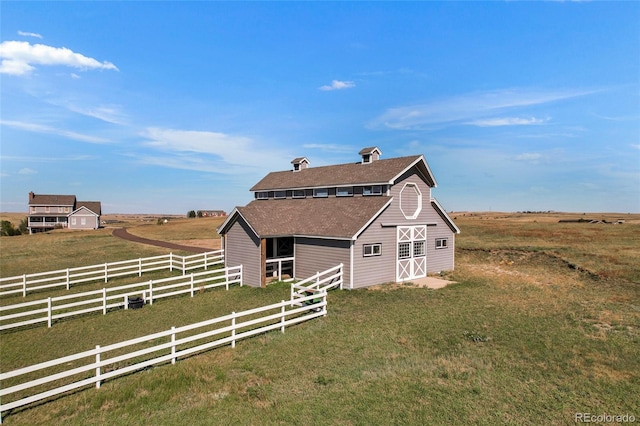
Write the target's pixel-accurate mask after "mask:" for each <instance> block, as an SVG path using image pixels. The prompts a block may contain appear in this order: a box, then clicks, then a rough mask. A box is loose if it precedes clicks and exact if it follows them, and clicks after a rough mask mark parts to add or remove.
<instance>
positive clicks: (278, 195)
mask: <svg viewBox="0 0 640 426" xmlns="http://www.w3.org/2000/svg"><path fill="white" fill-rule="evenodd" d="M273 198H287V191H276V192H275V193H274V194H273Z"/></svg>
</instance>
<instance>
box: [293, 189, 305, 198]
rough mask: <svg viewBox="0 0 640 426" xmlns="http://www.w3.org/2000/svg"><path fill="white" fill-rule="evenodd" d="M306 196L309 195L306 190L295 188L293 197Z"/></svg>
mask: <svg viewBox="0 0 640 426" xmlns="http://www.w3.org/2000/svg"><path fill="white" fill-rule="evenodd" d="M296 193H297V194H296ZM306 196H307V194H306V191H305V190H304V189H294V190H293V192H292V194H291V197H292V198H305V197H306Z"/></svg>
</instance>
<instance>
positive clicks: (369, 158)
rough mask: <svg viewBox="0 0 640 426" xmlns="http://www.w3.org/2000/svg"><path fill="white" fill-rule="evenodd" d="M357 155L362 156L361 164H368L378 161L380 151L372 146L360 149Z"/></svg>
mask: <svg viewBox="0 0 640 426" xmlns="http://www.w3.org/2000/svg"><path fill="white" fill-rule="evenodd" d="M358 154H360V155H361V156H362V164H369V163H373V162H374V161H377V160H379V159H380V155H382V151H380V148H378V147H377V146H372V147H370V148H362V149H361V150H360V152H359V153H358Z"/></svg>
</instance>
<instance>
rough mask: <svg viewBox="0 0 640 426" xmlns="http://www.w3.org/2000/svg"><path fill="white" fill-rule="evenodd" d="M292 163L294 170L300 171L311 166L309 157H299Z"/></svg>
mask: <svg viewBox="0 0 640 426" xmlns="http://www.w3.org/2000/svg"><path fill="white" fill-rule="evenodd" d="M291 164H293V171H294V172H299V171H300V170H304V169H306V168H307V167H309V160H307V157H298V158H294V159H293V160H291Z"/></svg>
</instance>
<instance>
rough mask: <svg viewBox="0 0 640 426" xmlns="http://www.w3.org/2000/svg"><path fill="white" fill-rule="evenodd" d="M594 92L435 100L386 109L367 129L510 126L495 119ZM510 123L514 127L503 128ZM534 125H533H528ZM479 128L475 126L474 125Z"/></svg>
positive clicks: (519, 92)
mask: <svg viewBox="0 0 640 426" xmlns="http://www.w3.org/2000/svg"><path fill="white" fill-rule="evenodd" d="M595 92H596V90H556V91H553V90H533V89H505V90H495V91H489V92H475V93H469V94H466V95H460V96H454V97H450V98H445V99H440V100H434V101H430V102H427V103H422V104H417V105H409V106H400V107H396V108H389V109H387V110H386V111H385V112H384V113H383V114H381V115H380V116H378V117H377V118H375V119H373V120H372V121H371V122H370V123H369V124H368V127H370V128H391V129H400V130H407V129H425V128H430V127H434V126H442V125H451V124H460V123H463V124H464V123H473V122H476V123H481V122H482V120H484V123H485V125H486V124H490V125H513V124H518V123H513V120H514V119H513V118H512V119H506V120H507V121H500V120H505V119H502V118H500V117H496V116H497V115H504V114H505V113H508V112H509V111H514V110H521V109H525V108H527V107H533V106H539V105H543V104H547V103H551V102H557V101H562V100H565V99H570V98H575V97H578V96H585V95H589V94H592V93H595ZM508 120H511V121H512V123H513V124H505V123H508V122H509V121H508ZM530 124H533V123H530ZM476 125H478V124H476Z"/></svg>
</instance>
